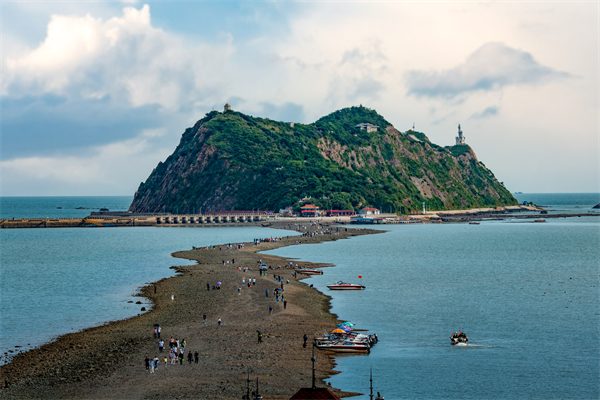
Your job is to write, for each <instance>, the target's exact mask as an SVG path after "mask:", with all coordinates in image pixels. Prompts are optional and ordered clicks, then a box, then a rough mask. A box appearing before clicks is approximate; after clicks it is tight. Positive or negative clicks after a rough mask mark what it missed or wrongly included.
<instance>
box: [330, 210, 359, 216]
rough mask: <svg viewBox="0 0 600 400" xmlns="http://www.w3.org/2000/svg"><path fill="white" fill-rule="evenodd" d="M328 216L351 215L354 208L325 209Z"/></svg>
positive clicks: (354, 212)
mask: <svg viewBox="0 0 600 400" xmlns="http://www.w3.org/2000/svg"><path fill="white" fill-rule="evenodd" d="M326 213H327V216H328V217H352V216H354V215H356V211H354V210H327V211H326Z"/></svg>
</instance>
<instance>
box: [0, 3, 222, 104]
mask: <svg viewBox="0 0 600 400" xmlns="http://www.w3.org/2000/svg"><path fill="white" fill-rule="evenodd" d="M232 52H233V47H232V45H231V42H226V43H224V44H222V45H221V46H210V45H205V44H202V43H194V44H190V43H187V42H186V41H185V40H183V39H182V38H180V37H177V36H174V35H170V34H168V33H166V32H164V31H163V30H161V29H157V28H155V27H153V26H152V23H151V18H150V8H149V6H148V5H144V6H142V7H141V8H140V9H136V8H133V7H126V8H124V9H123V15H122V16H121V17H113V18H110V19H108V20H103V19H101V18H94V17H93V16H91V15H89V14H88V15H85V16H68V15H53V16H52V17H51V19H50V22H49V24H48V29H47V35H46V38H45V40H44V41H43V42H42V43H41V44H40V46H38V47H37V48H35V49H33V50H31V51H28V52H25V54H20V55H13V56H11V55H8V56H6V57H5V62H4V63H5V65H4V72H5V77H4V80H3V87H2V92H3V94H4V95H5V96H13V97H19V96H25V95H28V96H31V95H42V94H48V93H51V94H57V95H62V96H69V97H73V98H77V97H82V98H104V97H108V98H111V99H112V100H114V101H120V102H126V103H128V104H130V105H132V106H142V105H147V104H160V105H162V106H163V107H165V108H168V109H171V110H175V109H178V108H179V107H181V106H182V105H184V104H187V103H189V102H190V101H194V100H195V99H196V98H197V97H198V95H199V94H202V95H203V96H204V97H210V96H211V94H214V93H215V92H218V91H219V87H220V85H223V84H224V82H225V80H224V79H223V78H222V77H220V76H218V75H216V74H215V71H218V70H219V69H220V68H221V67H222V66H223V65H224V64H226V62H227V60H228V58H229V57H230V56H231V54H232Z"/></svg>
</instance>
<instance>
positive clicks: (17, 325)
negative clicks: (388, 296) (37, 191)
mask: <svg viewBox="0 0 600 400" xmlns="http://www.w3.org/2000/svg"><path fill="white" fill-rule="evenodd" d="M7 199H8V201H7ZM17 199H19V198H15V197H11V198H3V199H2V206H3V207H4V206H5V205H6V204H9V205H10V209H11V210H13V211H10V212H14V213H15V216H16V217H23V216H32V215H38V216H42V215H44V216H45V215H49V216H50V217H52V216H53V215H52V214H51V212H52V210H53V209H55V207H56V205H60V204H62V205H63V206H65V205H70V206H68V207H63V209H62V210H58V211H59V212H64V213H66V214H67V215H65V216H69V217H76V216H80V215H78V214H77V213H78V212H80V210H75V208H76V207H88V208H94V207H107V208H109V209H110V208H111V207H112V208H113V209H127V207H128V206H129V203H128V202H130V201H131V197H117V198H115V197H104V198H102V197H75V198H69V197H46V198H40V197H34V198H20V199H24V200H23V202H22V203H19V200H17ZM111 205H112V206H111ZM30 207H33V209H32V208H30ZM38 207H39V210H43V211H39V210H38ZM36 210H37V211H36ZM2 211H3V213H5V212H6V213H8V212H9V211H5V210H4V209H3V210H2ZM84 211H86V213H84V214H85V215H88V214H87V213H89V211H90V210H89V209H88V210H84ZM85 215H83V216H85ZM290 234H294V233H293V232H290V231H281V230H275V229H265V228H261V227H253V226H249V227H204V228H191V227H181V228H168V227H160V228H155V227H137V228H89V229H86V228H58V229H2V230H0V242H1V244H2V246H1V256H2V262H1V264H0V352H1V354H4V353H5V352H7V351H8V350H13V351H15V350H17V349H21V350H24V349H28V348H31V347H35V346H39V345H41V344H43V343H47V342H48V341H50V340H52V339H53V338H55V337H57V336H59V335H62V334H65V333H69V332H73V331H78V330H81V329H84V328H88V327H90V326H97V325H100V324H102V323H104V322H107V321H111V320H116V319H123V318H128V317H131V316H133V315H136V314H138V313H139V312H140V308H141V307H142V306H141V305H139V304H134V303H128V301H134V302H135V301H138V300H141V301H144V299H143V298H140V297H135V295H136V293H138V289H139V288H140V286H142V285H144V284H146V283H150V282H154V281H157V280H159V279H161V278H164V277H168V276H172V275H173V274H174V271H173V270H172V269H170V267H171V266H173V265H186V264H187V263H188V262H187V261H186V260H181V259H174V258H173V257H171V253H173V252H175V251H178V250H187V249H191V248H192V246H206V245H210V244H221V243H236V242H242V241H251V240H252V239H253V238H264V237H274V236H287V235H290ZM15 346H23V347H20V348H15ZM13 354H14V353H13ZM4 359H5V357H4V356H3V357H2V359H1V360H0V362H4Z"/></svg>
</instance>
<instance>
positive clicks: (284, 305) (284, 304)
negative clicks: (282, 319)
mask: <svg viewBox="0 0 600 400" xmlns="http://www.w3.org/2000/svg"><path fill="white" fill-rule="evenodd" d="M286 308H287V300H284V301H283V309H284V310H285V309H286Z"/></svg>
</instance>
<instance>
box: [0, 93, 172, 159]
mask: <svg viewBox="0 0 600 400" xmlns="http://www.w3.org/2000/svg"><path fill="white" fill-rule="evenodd" d="M0 107H1V108H2V122H1V125H0V126H1V128H2V148H1V150H0V158H2V159H3V160H8V159H12V158H18V157H26V156H33V155H39V154H46V155H52V154H63V155H68V154H72V153H74V152H81V151H84V150H85V148H86V147H88V146H99V145H103V144H107V143H110V142H115V141H122V140H126V139H129V138H133V137H135V136H137V135H138V134H139V133H140V131H141V130H143V129H147V128H151V127H156V126H159V125H163V124H164V123H165V120H166V118H165V117H164V116H162V115H161V114H160V113H159V112H158V106H157V105H147V106H141V107H123V106H121V105H118V104H114V103H112V102H111V101H110V99H109V98H104V99H81V100H77V101H74V100H70V99H68V98H67V97H64V96H55V95H45V96H41V97H24V98H12V97H10V98H7V97H5V98H2V99H1V100H0Z"/></svg>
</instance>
